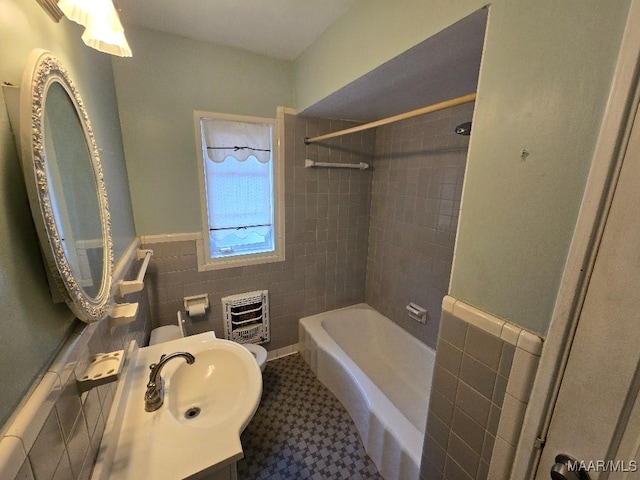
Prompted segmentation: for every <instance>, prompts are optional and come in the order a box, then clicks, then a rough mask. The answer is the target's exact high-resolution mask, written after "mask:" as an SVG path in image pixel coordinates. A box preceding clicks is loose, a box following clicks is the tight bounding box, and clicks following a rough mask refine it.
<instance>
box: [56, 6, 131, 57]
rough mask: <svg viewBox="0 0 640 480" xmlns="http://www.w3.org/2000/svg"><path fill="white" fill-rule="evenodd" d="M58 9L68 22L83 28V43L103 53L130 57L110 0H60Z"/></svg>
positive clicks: (129, 50) (118, 19)
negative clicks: (70, 21)
mask: <svg viewBox="0 0 640 480" xmlns="http://www.w3.org/2000/svg"><path fill="white" fill-rule="evenodd" d="M58 7H59V8H60V10H62V11H63V12H64V14H65V15H66V17H67V18H68V19H69V20H72V21H74V22H76V23H79V24H80V25H82V26H84V27H85V31H84V33H83V34H82V40H83V41H84V43H85V44H86V45H87V46H89V47H91V48H95V49H96V50H99V51H101V52H104V53H109V54H111V55H118V56H120V57H130V56H131V48H129V44H128V43H127V39H126V37H125V36H124V28H123V27H122V24H121V23H120V18H118V12H117V11H116V9H115V7H114V6H113V3H112V1H111V0H60V1H59V2H58Z"/></svg>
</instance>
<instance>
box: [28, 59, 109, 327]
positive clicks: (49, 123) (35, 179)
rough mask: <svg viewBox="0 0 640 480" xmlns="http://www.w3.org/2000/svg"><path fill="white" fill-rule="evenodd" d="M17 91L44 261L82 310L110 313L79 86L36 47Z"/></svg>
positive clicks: (104, 231)
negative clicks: (18, 91) (19, 92)
mask: <svg viewBox="0 0 640 480" xmlns="http://www.w3.org/2000/svg"><path fill="white" fill-rule="evenodd" d="M29 60H30V61H29V62H28V64H27V68H26V70H25V75H24V77H23V81H22V89H21V94H20V111H21V115H20V136H21V144H22V162H23V170H24V175H25V182H26V185H27V191H28V194H29V203H30V205H31V212H32V215H33V219H34V222H35V225H36V230H37V231H38V236H39V238H40V243H41V248H42V252H43V256H44V258H45V263H46V264H47V268H49V270H50V274H51V277H52V278H53V281H54V283H55V284H56V286H57V288H58V289H59V291H60V293H61V295H62V297H63V298H64V300H65V301H66V303H67V304H68V305H69V307H70V308H71V310H72V311H73V312H74V313H75V314H76V316H77V317H78V318H80V319H81V320H83V321H85V322H88V323H89V322H95V321H98V320H101V319H102V318H104V317H105V316H106V313H107V306H108V302H109V296H110V295H109V294H110V290H111V271H112V268H113V247H112V239H111V225H110V220H109V208H108V201H107V193H106V189H105V186H104V180H103V174H102V166H101V164H100V158H99V155H98V148H97V146H96V142H95V139H94V137H93V131H92V129H91V123H90V122H89V117H88V116H87V112H86V111H85V109H84V105H83V103H82V99H81V98H80V94H79V93H78V90H77V88H76V86H75V84H74V82H73V81H72V79H71V77H70V75H69V73H68V72H67V70H66V69H65V68H64V67H63V66H62V64H61V63H60V61H59V60H58V59H57V58H56V57H54V56H53V55H52V54H51V53H49V52H45V51H43V50H36V51H34V52H33V53H32V54H31V57H30V59H29Z"/></svg>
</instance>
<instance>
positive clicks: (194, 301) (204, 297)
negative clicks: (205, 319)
mask: <svg viewBox="0 0 640 480" xmlns="http://www.w3.org/2000/svg"><path fill="white" fill-rule="evenodd" d="M208 308H209V294H208V293H203V294H201V295H192V296H190V297H184V309H185V311H186V312H187V315H189V316H190V317H197V316H200V315H204V313H205V312H206V310H207V309H208Z"/></svg>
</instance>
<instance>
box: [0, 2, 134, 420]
mask: <svg viewBox="0 0 640 480" xmlns="http://www.w3.org/2000/svg"><path fill="white" fill-rule="evenodd" d="M81 33H82V32H81V29H80V28H78V26H76V25H75V24H71V23H69V22H67V21H66V20H63V21H61V23H60V24H56V23H54V22H53V21H52V20H51V19H50V18H49V17H48V16H47V14H46V13H45V12H44V11H43V10H42V9H41V8H40V7H39V6H38V4H37V3H36V2H34V1H32V0H0V81H5V82H10V83H12V84H14V85H20V82H21V79H22V72H23V70H24V66H25V62H26V60H27V56H28V55H29V53H30V52H31V50H33V49H34V48H43V49H46V50H49V51H51V52H53V53H54V54H55V55H56V56H58V57H59V58H60V59H61V60H62V61H63V62H64V63H65V65H66V67H67V68H68V69H69V70H70V72H71V75H72V76H73V77H74V80H75V81H76V83H77V85H78V89H79V90H80V93H81V95H82V97H83V100H84V102H85V104H86V108H87V111H88V112H89V116H90V118H91V120H92V124H93V127H94V128H93V129H94V133H95V136H96V141H97V143H98V147H99V148H100V150H101V155H102V162H103V167H104V174H105V182H106V186H107V192H108V194H109V198H110V201H111V220H112V227H113V234H114V243H115V252H114V254H115V260H116V261H117V260H118V259H119V258H120V256H121V255H122V253H123V252H124V249H125V248H126V247H127V246H128V245H129V244H130V243H131V241H132V240H133V239H134V237H135V231H134V226H133V215H132V212H131V206H130V200H129V191H128V181H127V172H126V167H125V164H124V158H123V150H122V140H121V137H120V130H119V124H118V112H117V105H116V102H115V90H114V84H113V78H112V72H111V60H110V59H109V57H108V56H107V55H104V54H101V53H98V52H96V51H95V50H91V49H89V48H87V47H85V46H84V44H83V43H82V42H81V40H80V35H81ZM0 95H2V96H1V97H0V98H1V99H2V102H0V103H1V104H0V246H1V247H0V352H2V361H1V362H0V385H2V388H0V427H1V426H2V424H4V423H5V422H6V420H7V418H8V416H9V415H10V414H11V412H12V411H13V409H14V408H15V407H16V405H17V404H18V403H19V402H20V400H21V399H22V397H23V395H24V394H25V392H26V391H27V390H28V389H29V387H30V386H31V384H32V383H33V381H34V379H36V378H37V377H38V376H39V375H40V374H41V372H42V371H43V369H44V368H45V367H46V366H47V365H48V363H49V361H50V360H51V359H52V357H53V355H55V353H56V352H57V350H58V349H59V347H60V345H61V344H62V342H64V340H65V339H66V337H67V336H68V334H69V332H70V330H71V328H73V325H74V323H73V320H74V317H73V315H72V313H71V312H70V310H69V309H68V308H67V307H66V306H65V305H64V304H53V303H52V301H51V295H50V294H49V289H48V284H47V280H46V277H45V273H44V266H43V263H42V259H41V255H40V248H39V243H38V239H37V236H36V232H35V227H34V226H33V221H32V218H31V211H30V209H29V203H28V199H27V193H26V189H25V186H24V180H23V176H22V170H21V167H20V160H19V157H18V150H17V148H16V144H15V141H14V136H13V133H12V130H11V126H10V124H9V119H8V116H7V111H6V108H5V102H4V93H2V94H0Z"/></svg>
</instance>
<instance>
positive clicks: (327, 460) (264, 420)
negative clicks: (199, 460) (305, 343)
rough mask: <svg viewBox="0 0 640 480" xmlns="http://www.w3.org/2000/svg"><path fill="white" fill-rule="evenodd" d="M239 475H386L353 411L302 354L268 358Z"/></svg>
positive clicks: (249, 478)
mask: <svg viewBox="0 0 640 480" xmlns="http://www.w3.org/2000/svg"><path fill="white" fill-rule="evenodd" d="M241 440H242V447H243V450H244V458H243V459H242V460H240V461H239V462H238V479H239V480H262V479H265V480H266V479H268V480H300V479H310V480H333V479H349V480H369V479H374V480H382V477H381V476H380V474H379V473H378V471H377V469H376V466H375V465H374V463H373V461H372V460H371V459H370V458H369V457H368V456H367V454H366V452H365V451H364V447H363V446H362V442H361V441H360V436H359V435H358V431H357V430H356V427H355V425H354V423H353V420H351V417H350V416H349V414H348V413H347V411H346V410H345V409H344V407H343V406H342V404H341V403H340V402H339V401H338V399H337V398H336V397H335V396H334V395H333V394H332V393H331V392H330V391H329V390H328V389H327V388H326V387H325V386H324V385H322V384H321V383H320V382H319V381H318V379H317V378H316V376H315V375H314V373H313V372H312V371H311V370H310V369H309V367H308V366H307V364H306V363H305V362H304V360H303V359H302V357H301V355H300V354H295V355H289V356H287V357H283V358H279V359H277V360H274V361H271V362H269V363H267V366H266V368H265V370H264V373H263V392H262V401H261V403H260V406H259V407H258V410H257V412H256V414H255V416H254V417H253V419H252V420H251V422H250V423H249V425H248V426H247V428H246V429H245V431H244V432H243V433H242V436H241Z"/></svg>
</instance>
